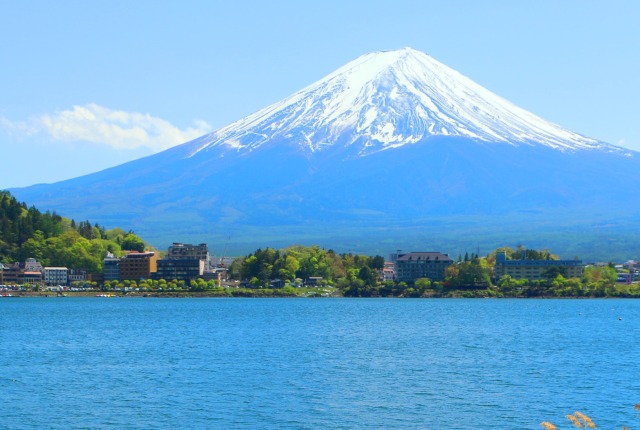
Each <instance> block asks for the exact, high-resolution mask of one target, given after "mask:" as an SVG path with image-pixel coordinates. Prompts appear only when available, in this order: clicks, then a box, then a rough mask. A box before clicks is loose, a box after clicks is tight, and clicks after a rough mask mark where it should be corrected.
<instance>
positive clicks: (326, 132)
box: [13, 48, 640, 254]
mask: <svg viewBox="0 0 640 430" xmlns="http://www.w3.org/2000/svg"><path fill="white" fill-rule="evenodd" d="M639 160H640V157H639V156H638V154H637V153H635V152H633V151H628V150H625V149H622V148H619V147H616V146H613V145H609V144H607V143H603V142H599V141H596V140H594V139H589V138H587V137H584V136H581V135H579V134H576V133H572V132H570V131H568V130H564V129H562V128H561V127H559V126H557V125H554V124H551V123H549V122H546V121H544V120H543V119H541V118H539V117H537V116H535V115H533V114H531V113H528V112H526V111H524V110H523V109H520V108H518V107H516V106H515V105H513V104H511V103H509V102H508V101H506V100H504V99H502V98H500V97H498V96H496V95H495V94H492V93H491V92H489V91H487V90H486V89H484V88H482V87H480V86H479V85H477V84H475V83H473V82H472V81H471V80H469V79H468V78H466V77H464V76H462V75H460V74H459V73H457V72H455V71H454V70H452V69H450V68H448V67H446V66H444V65H443V64H441V63H438V62H437V61H435V60H434V59H432V58H431V57H429V56H428V55H426V54H423V53H421V52H418V51H415V50H412V49H408V48H405V49H401V50H398V51H388V52H379V53H372V54H367V55H364V56H362V57H360V58H358V59H356V60H354V61H353V62H351V63H349V64H347V65H345V66H344V67H342V68H340V69H338V70H337V71H336V72H334V73H332V74H330V75H329V76H327V77H326V78H323V79H321V80H320V81H318V82H316V83H314V84H312V85H310V86H308V87H306V88H305V89H303V90H301V91H299V92H297V93H295V94H294V95H292V96H290V97H288V98H286V99H284V100H283V101H281V102H279V103H276V104H274V105H271V106H269V107H267V108H265V109H262V110H260V111H258V112H256V113H255V114H253V115H250V116H248V117H247V118H244V119H242V120H240V121H237V122H235V123H233V124H230V125H229V126H227V127H223V128H221V129H220V130H218V131H216V132H214V133H211V134H209V135H205V136H202V137H200V138H198V139H195V140H193V141H191V142H187V143H185V144H183V145H180V146H177V147H174V148H171V149H169V150H167V151H164V152H162V153H159V154H156V155H153V156H150V157H146V158H143V159H140V160H136V161H133V162H130V163H126V164H123V165H120V166H116V167H114V168H111V169H107V170H104V171H102V172H97V173H94V174H91V175H87V176H83V177H80V178H75V179H72V180H68V181H63V182H59V183H56V184H51V185H36V186H32V187H28V188H23V189H16V190H13V193H14V194H15V195H17V196H19V197H20V198H21V199H23V200H26V201H29V202H32V203H37V204H38V205H39V206H40V207H47V208H51V209H57V210H62V208H64V212H65V213H69V214H71V215H73V216H74V217H76V218H79V219H83V218H91V219H96V220H98V221H99V222H100V223H102V224H114V225H122V226H131V228H134V229H135V230H136V231H137V232H139V233H140V234H143V235H144V236H145V237H147V238H149V239H150V240H152V241H154V240H155V244H156V245H158V246H164V245H166V244H168V243H169V242H171V241H173V240H190V239H192V240H194V241H198V242H200V241H208V242H210V241H218V242H221V241H224V239H223V238H224V237H228V236H230V235H231V236H233V237H234V239H233V241H234V245H235V246H236V248H237V250H238V252H244V251H245V250H253V249H255V247H256V246H266V245H272V244H274V243H284V244H290V243H293V242H309V241H312V242H314V243H321V244H322V241H325V240H328V238H330V237H333V238H335V240H336V241H340V243H335V242H334V243H335V244H334V245H332V244H331V243H328V244H327V245H328V246H336V247H338V246H341V247H343V248H354V247H360V248H364V249H359V250H360V251H369V250H370V251H372V252H377V253H383V254H384V253H386V252H389V251H393V250H394V249H396V248H398V247H400V248H406V247H407V246H415V247H416V249H425V248H431V244H441V249H442V250H444V251H447V250H450V252H455V249H451V248H448V247H447V245H448V244H449V245H450V246H451V247H452V248H453V247H454V246H455V247H458V248H460V247H464V246H472V247H473V246H474V245H477V242H478V241H480V240H482V241H483V243H487V244H488V245H489V246H492V245H494V244H496V245H502V244H505V243H507V242H509V241H523V240H527V236H526V234H529V233H527V232H530V237H532V238H534V239H539V238H541V237H544V234H542V232H544V231H546V232H548V233H549V234H551V233H552V232H553V231H558V230H562V231H565V230H566V229H568V230H571V231H574V229H577V230H575V231H576V234H577V235H579V234H580V232H582V233H584V234H585V235H587V236H589V235H590V236H589V237H591V239H588V240H587V239H585V246H586V247H593V246H599V245H598V243H600V242H598V241H600V240H601V239H597V238H596V239H593V237H592V236H593V234H594V231H595V230H594V227H593V226H595V225H610V226H611V225H612V226H619V225H624V228H622V230H621V231H620V232H618V233H616V234H617V235H622V236H623V237H626V235H628V232H629V229H631V231H633V230H634V229H636V228H637V227H639V226H640V222H639V219H640V216H639V209H638V208H637V205H634V204H630V203H629V202H633V201H637V199H638V198H639V197H640V190H639V188H640V187H638V186H637V184H638V183H639V179H640V173H639V172H640V161H639ZM478 226H486V228H487V229H490V230H491V234H489V235H488V234H487V233H488V232H487V231H483V230H482V229H481V228H480V229H478ZM510 229H511V230H512V231H510ZM416 231H422V232H425V235H424V236H422V235H420V234H416ZM469 232H475V233H474V234H475V236H476V238H479V237H481V236H482V237H486V239H474V238H473V237H470V236H469V234H468V233H469ZM501 232H502V233H503V236H502V237H501V236H500V233H501ZM606 234H608V232H607V233H606ZM606 234H605V236H606ZM489 236H490V237H491V238H488V237H489ZM587 236H585V237H587ZM465 237H467V238H468V241H469V242H472V243H471V244H470V245H464V242H461V241H459V239H460V238H465ZM616 237H617V236H616ZM572 240H573V241H575V237H574V239H572ZM490 241H494V242H497V243H488V242H490ZM594 241H596V242H597V243H596V242H594ZM454 243H455V244H456V245H453V244H454ZM609 243H611V241H609ZM421 244H422V245H421ZM594 244H595V245H594ZM234 245H232V246H234ZM528 245H529V246H532V247H544V246H551V244H549V245H547V244H545V243H530V244H528ZM384 247H386V249H384ZM553 248H554V250H558V252H562V247H561V246H560V247H559V246H558V244H556V245H554V247H553Z"/></svg>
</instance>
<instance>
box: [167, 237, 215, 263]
mask: <svg viewBox="0 0 640 430" xmlns="http://www.w3.org/2000/svg"><path fill="white" fill-rule="evenodd" d="M166 258H167V259H168V260H203V261H205V263H206V264H208V263H209V247H208V246H207V244H206V243H201V244H199V245H191V244H188V243H179V242H174V243H173V245H171V246H170V247H169V250H168V251H167V257H166Z"/></svg>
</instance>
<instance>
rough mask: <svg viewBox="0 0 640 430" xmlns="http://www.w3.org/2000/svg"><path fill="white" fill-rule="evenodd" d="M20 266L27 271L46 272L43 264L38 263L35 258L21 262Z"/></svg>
mask: <svg viewBox="0 0 640 430" xmlns="http://www.w3.org/2000/svg"><path fill="white" fill-rule="evenodd" d="M20 268H21V269H22V270H24V271H25V272H40V273H42V272H44V268H43V267H42V264H40V263H38V261H37V260H36V259H35V258H27V260H26V261H25V262H24V263H20Z"/></svg>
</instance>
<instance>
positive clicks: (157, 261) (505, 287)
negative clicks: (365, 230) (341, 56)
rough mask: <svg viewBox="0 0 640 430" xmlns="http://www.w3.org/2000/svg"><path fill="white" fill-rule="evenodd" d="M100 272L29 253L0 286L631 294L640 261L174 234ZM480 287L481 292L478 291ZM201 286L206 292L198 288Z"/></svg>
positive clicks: (254, 292)
mask: <svg viewBox="0 0 640 430" xmlns="http://www.w3.org/2000/svg"><path fill="white" fill-rule="evenodd" d="M102 263H103V264H102V267H103V270H102V272H88V271H86V270H83V269H80V268H73V267H50V266H43V265H42V264H41V263H40V262H38V261H37V260H36V259H35V258H27V259H26V260H25V261H24V262H15V263H13V264H1V263H0V292H1V294H2V295H3V296H4V297H10V296H13V295H14V294H15V293H18V294H19V293H38V294H45V295H46V294H48V293H53V294H55V295H65V294H67V293H74V292H81V293H88V292H97V294H96V295H98V296H108V295H106V294H103V293H104V292H110V293H114V294H116V293H117V294H129V295H136V294H141V293H142V294H147V293H154V294H156V295H158V294H160V295H162V294H163V293H164V294H170V293H177V292H183V293H201V294H200V295H232V296H233V295H239V296H269V295H275V296H300V295H307V296H314V297H315V296H400V297H447V296H453V297H456V296H463V297H475V296H482V297H484V296H496V297H512V296H514V297H518V296H526V297H536V296H560V297H566V296H594V297H605V296H606V297H609V296H621V297H635V296H636V295H638V293H639V291H638V289H639V288H638V279H639V278H640V266H639V265H638V263H637V262H636V261H634V260H629V261H626V262H620V263H616V264H614V263H611V262H592V263H584V262H583V261H581V260H579V259H578V258H574V259H569V260H565V259H560V258H559V257H557V256H555V255H553V254H551V253H550V252H549V251H547V250H543V251H537V250H531V249H526V248H524V247H523V246H518V247H517V248H516V249H515V250H514V249H511V248H499V249H497V250H496V251H494V252H493V253H491V254H489V255H487V256H484V257H480V256H479V255H476V254H471V255H469V254H465V255H464V256H458V258H457V259H453V258H451V257H450V256H449V255H448V254H446V253H442V252H435V251H432V252H402V251H400V250H398V251H396V252H394V253H391V254H390V255H389V257H388V258H387V259H385V258H383V257H381V256H375V257H368V256H363V255H353V254H340V255H339V254H336V253H335V252H333V251H331V250H328V251H327V250H325V249H321V248H319V247H317V246H311V247H302V246H293V247H290V248H287V249H284V250H275V249H272V248H266V249H265V250H261V249H259V250H257V251H256V252H255V253H252V254H250V255H248V256H245V257H236V258H232V257H214V256H211V255H210V253H209V247H208V245H207V244H205V243H200V244H197V245H194V244H187V243H179V242H176V243H173V244H172V245H171V246H169V248H168V250H167V251H166V252H162V253H161V252H157V251H144V250H143V251H137V250H134V251H126V252H125V253H124V255H123V256H121V257H116V256H114V255H113V254H112V253H107V254H106V255H105V257H104V259H103V261H102ZM479 292H480V293H479ZM203 293H208V294H203Z"/></svg>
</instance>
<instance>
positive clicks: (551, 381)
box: [0, 298, 640, 429]
mask: <svg viewBox="0 0 640 430" xmlns="http://www.w3.org/2000/svg"><path fill="white" fill-rule="evenodd" d="M638 340H640V300H635V301H634V300H482V299H470V300H463V299H430V300H420V299H415V300H411V299H141V298H138V299H134V298H128V299H122V298H109V299H107V298H102V299H99V298H47V299H45V298H20V299H0V396H1V399H0V428H8V429H14V428H15V429H21V428H27V429H42V428H48V429H68V428H86V429H94V428H108V429H121V428H145V429H147V428H149V429H150V428H153V429H173V428H203V429H207V428H211V429H218V428H219V429H274V428H278V429H324V428H331V429H358V428H362V429H365V428H366V429H371V428H379V429H488V428H498V429H539V428H540V427H539V423H540V422H541V421H544V420H549V421H552V422H554V423H555V424H559V425H561V428H571V425H570V424H569V423H568V421H566V419H565V418H564V416H565V415H566V414H568V413H572V412H573V411H576V410H579V411H582V412H584V413H586V414H587V415H589V416H591V418H592V419H593V420H594V421H595V422H596V424H598V426H599V428H602V429H609V428H611V429H614V428H620V427H621V426H622V425H627V426H629V427H631V428H638V427H640V414H639V413H638V411H635V410H634V408H633V405H634V404H636V403H640V378H639V377H638V376H639V371H638V368H639V365H640V345H639V344H638Z"/></svg>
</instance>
